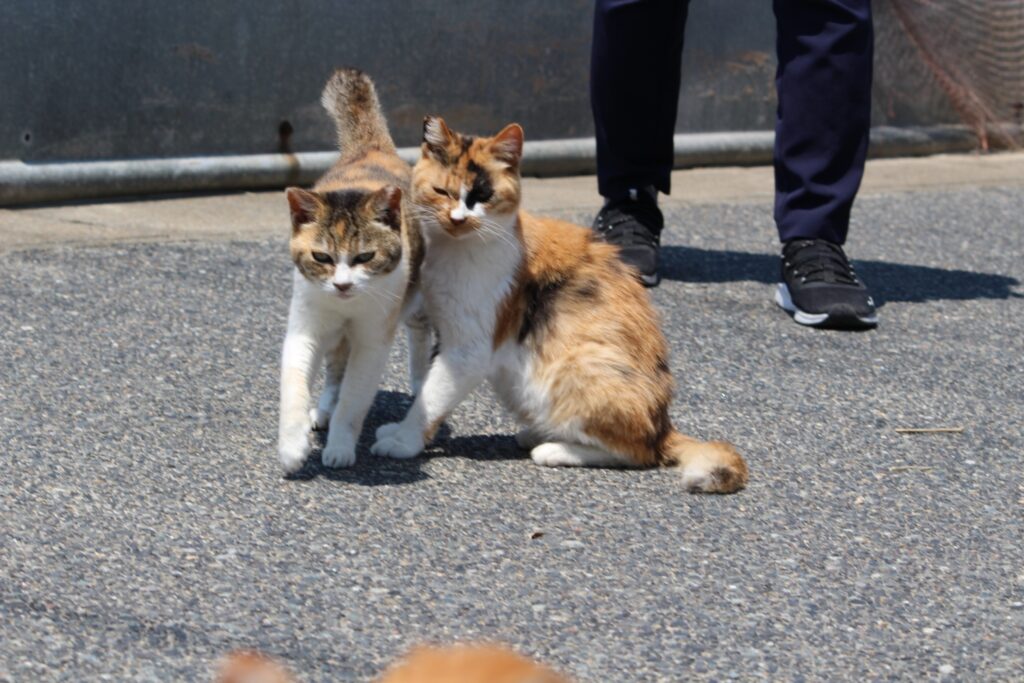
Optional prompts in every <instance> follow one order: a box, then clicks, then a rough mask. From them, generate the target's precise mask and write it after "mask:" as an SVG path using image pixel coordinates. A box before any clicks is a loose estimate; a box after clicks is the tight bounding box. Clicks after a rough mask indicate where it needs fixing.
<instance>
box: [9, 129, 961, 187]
mask: <svg viewBox="0 0 1024 683" xmlns="http://www.w3.org/2000/svg"><path fill="white" fill-rule="evenodd" d="M774 138H775V136H774V134H773V133H772V132H770V131H746V132H731V133H685V134H680V135H676V136H675V165H676V168H690V167H694V166H746V165H758V164H769V163H771V161H772V145H773V142H774ZM976 148H977V137H976V136H975V134H974V132H973V130H971V129H969V128H967V127H966V126H930V127H918V128H890V127H880V128H874V129H872V131H871V155H872V156H873V157H892V156H921V155H927V154H936V153H940V152H965V151H970V150H974V149H976ZM399 154H400V155H401V156H402V158H403V159H405V160H406V161H408V162H410V163H412V162H414V161H415V160H416V159H417V158H418V157H419V148H416V147H407V148H403V149H401V150H399ZM335 159H337V154H336V153H335V152H300V153H297V154H257V155H244V156H243V155H239V156H210V157H188V158H169V159H140V160H127V161H76V162H56V163H49V162H47V163H33V162H29V163H25V162H22V161H0V205H3V206H14V205H22V204H33V203H39V202H52V201H67V200H72V199H92V198H98V197H116V196H126V195H143V194H155V193H161V192H196V191H226V190H242V189H267V188H277V187H285V186H287V185H309V184H311V183H313V182H314V181H315V180H316V178H317V177H319V176H320V174H322V173H323V172H324V171H325V170H327V169H328V168H329V167H330V165H331V164H332V163H334V161H335ZM596 169H597V145H596V142H595V141H594V138H573V139H563V140H539V141H535V142H527V143H526V145H525V148H524V150H523V164H522V171H523V174H524V175H529V176H542V177H543V176H548V177H550V176H565V175H587V174H592V173H594V172H595V171H596Z"/></svg>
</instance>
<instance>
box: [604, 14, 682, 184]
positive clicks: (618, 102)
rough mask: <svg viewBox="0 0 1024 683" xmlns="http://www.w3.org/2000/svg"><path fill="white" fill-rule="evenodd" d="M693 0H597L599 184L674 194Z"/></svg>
mask: <svg viewBox="0 0 1024 683" xmlns="http://www.w3.org/2000/svg"><path fill="white" fill-rule="evenodd" d="M688 5H689V2H688V0H681V1H677V0H597V3H596V8H595V11H594V39H593V44H592V48H591V61H590V102H591V107H592V109H593V112H594V129H595V134H596V136H597V175H598V191H599V192H600V193H601V195H602V196H604V197H606V198H609V199H618V198H621V197H622V196H624V195H625V194H627V192H628V191H629V190H630V189H631V188H642V187H644V186H648V185H650V186H653V187H655V188H656V189H657V190H658V191H660V192H663V193H665V194H668V192H669V189H670V187H669V174H670V172H671V171H672V159H673V147H672V136H673V134H674V132H675V124H676V107H677V103H678V100H679V77H680V60H681V57H682V52H683V32H684V30H685V27H686V11H687V7H688Z"/></svg>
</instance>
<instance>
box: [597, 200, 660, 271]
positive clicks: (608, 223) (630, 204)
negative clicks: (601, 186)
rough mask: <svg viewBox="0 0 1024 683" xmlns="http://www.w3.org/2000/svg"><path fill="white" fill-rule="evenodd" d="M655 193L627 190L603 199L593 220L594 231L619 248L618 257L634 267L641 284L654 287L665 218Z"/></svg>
mask: <svg viewBox="0 0 1024 683" xmlns="http://www.w3.org/2000/svg"><path fill="white" fill-rule="evenodd" d="M656 196H657V195H655V194H653V193H651V192H648V191H647V190H640V191H639V192H638V191H636V190H630V193H629V195H627V196H626V197H625V198H623V199H618V200H612V201H609V202H607V203H606V204H605V205H604V206H603V207H602V208H601V211H599V212H598V214H597V218H595V219H594V232H596V233H597V234H598V236H599V237H600V238H601V239H602V240H604V241H605V242H608V243H609V244H614V245H615V246H617V247H618V248H619V258H620V259H622V262H623V263H625V264H626V265H629V266H633V268H635V269H636V270H637V274H638V275H639V277H640V282H642V283H643V284H644V286H645V287H657V286H658V282H660V281H661V275H659V274H658V248H659V247H660V240H661V229H662V228H663V227H664V226H665V219H664V218H663V217H662V215H661V209H659V208H658V201H657V199H656V198H655V197H656Z"/></svg>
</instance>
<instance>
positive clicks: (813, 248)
mask: <svg viewBox="0 0 1024 683" xmlns="http://www.w3.org/2000/svg"><path fill="white" fill-rule="evenodd" d="M775 303H777V304H778V305H779V306H781V307H782V308H784V309H785V310H787V311H789V312H790V313H792V314H793V319H794V320H795V321H797V322H798V323H800V324H801V325H812V326H814V327H830V328H835V329H846V330H850V329H865V328H868V327H874V326H875V325H877V324H878V315H877V313H876V312H875V302H874V301H872V299H871V294H870V293H869V292H868V288H867V287H865V286H864V283H863V282H861V281H860V280H859V279H858V278H857V274H856V273H854V272H853V266H851V265H850V262H849V261H848V260H847V258H846V254H844V253H843V248H842V247H840V246H839V245H838V244H833V243H832V242H829V241H827V240H821V239H815V240H804V239H798V240H791V241H789V242H786V244H785V245H784V246H783V247H782V282H780V283H779V286H778V288H777V289H776V291H775Z"/></svg>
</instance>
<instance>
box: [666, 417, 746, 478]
mask: <svg viewBox="0 0 1024 683" xmlns="http://www.w3.org/2000/svg"><path fill="white" fill-rule="evenodd" d="M662 457H663V458H664V460H665V461H666V463H667V464H669V465H675V466H677V467H678V468H679V469H680V471H681V472H682V474H683V482H684V485H685V486H686V488H687V489H689V490H691V491H701V492H703V493H735V492H736V491H739V490H740V489H742V488H744V487H745V486H746V485H747V475H748V472H747V463H746V462H744V460H743V457H742V456H740V454H739V453H737V452H736V449H735V448H734V447H733V445H732V444H730V443H727V442H725V441H699V440H697V439H694V438H691V437H689V436H685V435H683V434H680V433H679V432H677V431H676V430H674V429H673V430H672V432H671V433H670V434H669V435H668V437H667V438H666V439H665V442H664V447H663V453H662Z"/></svg>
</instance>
